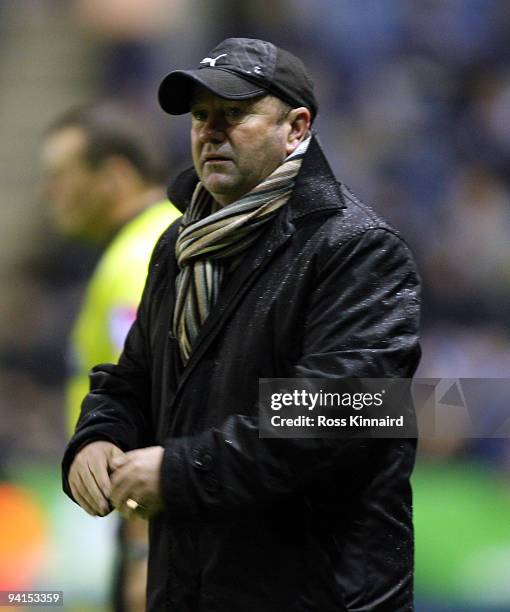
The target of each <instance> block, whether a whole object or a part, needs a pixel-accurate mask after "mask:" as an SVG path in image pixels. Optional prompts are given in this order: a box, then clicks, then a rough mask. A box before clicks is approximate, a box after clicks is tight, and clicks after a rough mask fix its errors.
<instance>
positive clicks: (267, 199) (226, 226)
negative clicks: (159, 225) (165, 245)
mask: <svg viewBox="0 0 510 612" xmlns="http://www.w3.org/2000/svg"><path fill="white" fill-rule="evenodd" d="M309 142H310V138H307V139H305V140H304V141H303V142H301V143H300V144H299V146H298V147H297V149H296V150H295V151H294V152H293V153H291V155H289V156H288V157H287V158H286V159H285V160H284V161H283V162H282V164H281V165H280V166H278V168H276V170H274V172H273V173H272V174H270V175H269V176H268V177H267V178H266V179H265V180H264V181H262V182H261V183H259V184H258V185H257V186H256V187H254V188H253V189H252V191H250V192H249V193H247V194H246V195H245V196H243V197H242V198H240V199H239V200H237V201H236V202H233V203H232V204H229V205H228V206H225V207H220V206H219V205H218V204H217V203H216V202H215V201H214V199H213V197H212V196H211V195H210V194H209V193H208V192H207V191H206V190H205V188H204V187H203V185H202V183H198V184H197V186H196V188H195V191H194V193H193V197H192V199H191V203H190V205H189V207H188V209H187V210H186V213H185V214H184V216H183V218H182V221H181V227H180V234H179V237H178V239H177V243H176V245H175V255H176V258H177V263H178V265H179V268H180V271H179V274H178V275H177V278H176V281H175V282H176V302H175V309H174V315H173V332H174V335H175V337H176V338H177V339H178V342H179V347H180V351H181V357H182V359H183V362H184V363H186V362H187V361H188V359H189V356H190V354H191V350H192V348H193V344H194V342H195V339H196V337H197V336H198V334H199V332H200V329H201V327H202V325H203V324H204V322H205V320H206V319H207V317H208V316H209V313H210V312H211V309H212V308H213V306H214V305H215V304H216V302H217V300H218V295H219V292H220V288H221V283H222V280H223V276H224V274H225V270H226V268H227V266H230V269H231V268H232V264H234V265H236V263H238V261H239V260H240V258H241V254H242V252H243V251H245V250H246V249H247V248H248V247H249V246H250V245H251V244H252V243H253V242H255V240H256V239H257V238H258V237H259V236H260V234H261V233H262V232H263V231H264V226H265V224H266V223H267V222H268V221H270V220H271V219H272V218H273V217H274V215H275V213H276V212H277V211H278V210H279V209H280V208H281V207H282V206H283V205H284V204H285V203H286V202H287V200H288V199H289V197H290V195H291V193H292V190H293V188H294V182H295V178H296V176H297V174H298V172H299V169H300V167H301V163H302V161H303V156H304V154H305V152H306V149H307V148H308V144H309ZM236 256H237V257H236ZM229 258H230V260H229Z"/></svg>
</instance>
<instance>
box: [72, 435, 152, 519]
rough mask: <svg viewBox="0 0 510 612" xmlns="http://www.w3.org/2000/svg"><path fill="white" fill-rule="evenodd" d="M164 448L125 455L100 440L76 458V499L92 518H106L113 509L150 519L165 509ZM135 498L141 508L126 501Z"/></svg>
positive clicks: (136, 451)
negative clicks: (163, 494)
mask: <svg viewBox="0 0 510 612" xmlns="http://www.w3.org/2000/svg"><path fill="white" fill-rule="evenodd" d="M163 452H164V449H163V447H162V446H149V447H147V448H139V449H137V450H133V451H129V452H127V453H124V452H123V451H121V450H120V448H118V447H117V446H115V444H112V443H111V442H106V441H97V442H91V443H90V444H87V446H85V447H83V448H82V449H81V450H80V451H79V453H78V454H77V455H76V457H75V459H74V461H73V463H72V465H71V469H70V470H69V477H68V481H69V486H70V488H71V493H72V494H73V497H74V499H75V500H76V501H77V502H78V503H79V504H80V506H81V507H82V508H83V509H84V510H85V511H86V512H88V513H89V514H91V515H92V516H105V515H106V514H108V513H109V512H111V510H112V509H113V508H116V509H117V510H118V511H119V512H120V513H121V514H122V515H124V516H125V517H127V518H129V517H130V516H133V514H135V515H136V516H141V517H142V518H147V519H148V518H150V517H151V516H153V515H154V514H156V513H157V512H159V511H160V510H161V508H162V499H161V492H160V473H161V462H162V460H163ZM129 499H131V500H134V501H135V502H137V504H138V507H136V509H133V508H132V507H130V505H131V506H132V505H134V504H128V505H126V502H127V501H128V500H129Z"/></svg>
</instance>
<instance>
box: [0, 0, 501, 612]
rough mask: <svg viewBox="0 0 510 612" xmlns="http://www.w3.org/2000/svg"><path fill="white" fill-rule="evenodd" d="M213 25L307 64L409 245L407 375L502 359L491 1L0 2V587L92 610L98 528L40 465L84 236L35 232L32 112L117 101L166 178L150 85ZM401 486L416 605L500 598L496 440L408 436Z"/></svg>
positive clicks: (79, 279)
mask: <svg viewBox="0 0 510 612" xmlns="http://www.w3.org/2000/svg"><path fill="white" fill-rule="evenodd" d="M227 36H247V37H252V38H264V39H268V40H271V41H273V42H275V43H276V44H277V45H279V46H282V47H285V48H288V49H289V50H291V51H293V52H294V53H296V54H297V55H299V56H300V57H301V58H302V59H303V60H304V61H305V63H306V64H307V66H308V68H309V70H310V72H311V74H312V75H313V76H314V79H315V83H316V91H317V97H318V99H319V101H320V106H321V108H320V113H319V117H318V120H317V130H318V134H319V137H320V140H321V142H322V145H323V147H324V149H325V151H326V153H327V155H328V157H329V159H330V161H331V164H332V167H333V169H334V171H335V172H336V174H337V176H338V177H339V178H341V180H343V181H344V182H345V183H346V184H347V185H348V186H349V187H350V188H351V189H352V190H353V191H354V192H355V193H356V194H357V195H358V196H360V197H361V198H362V199H364V200H365V201H367V202H368V203H370V204H372V205H373V206H374V208H375V209H376V210H377V211H379V212H380V213H381V214H382V215H383V216H385V217H386V218H388V219H389V220H390V221H391V222H393V223H394V224H395V225H396V226H397V227H398V228H399V230H401V232H402V234H403V235H404V237H405V238H406V239H407V241H408V243H409V244H410V245H411V248H412V249H413V251H414V253H415V255H416V258H417V261H418V264H419V268H420V270H421V274H422V277H423V282H424V296H423V297H424V308H423V348H424V353H423V361H422V365H421V367H420V370H419V375H420V376H422V377H442V378H444V377H447V378H459V377H473V378H497V377H500V378H501V377H502V378H504V377H508V375H509V372H510V325H509V324H510V172H509V170H510V5H509V3H508V0H246V1H243V2H240V1H238V0H21V1H14V0H0V91H1V95H0V122H1V123H0V125H1V138H0V157H1V159H2V164H1V166H0V177H1V178H0V180H1V188H0V206H1V220H2V222H1V223H0V278H1V281H2V285H1V291H0V304H1V307H0V359H1V370H0V389H1V393H0V589H2V588H12V587H13V586H18V587H19V588H29V587H37V588H45V589H53V588H54V589H59V590H62V589H64V591H65V593H66V602H67V604H66V608H68V609H77V610H78V609H80V610H103V609H104V610H106V609H107V608H106V607H105V606H106V604H105V602H106V601H107V591H108V580H109V576H108V572H109V564H110V556H111V550H110V548H111V547H110V544H111V531H112V529H111V525H110V524H109V521H108V520H105V521H103V520H99V519H98V520H93V519H90V518H89V517H86V516H82V514H83V513H80V512H79V511H78V512H77V511H76V509H75V508H74V507H73V504H72V503H71V502H69V501H68V500H67V499H66V498H64V496H63V494H61V493H60V489H59V486H60V484H59V473H58V470H59V467H58V462H59V459H60V456H61V453H62V450H63V448H64V445H65V440H66V432H65V411H64V407H63V385H64V381H65V377H66V351H67V338H68V333H69V330H70V327H71V325H72V322H73V318H74V316H75V315H76V312H77V309H78V306H79V304H80V299H81V297H82V293H83V289H84V286H85V283H86V281H87V279H88V278H89V277H90V274H91V272H92V270H93V266H94V264H95V262H96V261H97V257H98V252H97V251H96V250H94V249H92V248H91V247H90V246H88V245H85V244H83V245H82V244H77V243H76V242H71V241H70V240H66V239H65V238H62V237H60V236H59V235H57V233H56V231H55V230H54V229H53V228H52V225H51V222H50V219H49V214H48V209H47V205H46V203H45V202H44V200H43V199H42V198H41V196H40V192H39V183H38V181H39V155H40V143H41V139H42V137H43V134H44V130H45V129H46V128H47V126H48V124H49V123H50V122H51V121H52V120H54V119H55V118H56V117H58V115H59V114H60V113H62V112H63V111H65V110H67V109H68V108H69V107H71V106H74V105H76V104H83V103H87V102H90V101H92V100H96V99H99V98H112V99H121V100H123V101H124V102H125V103H127V104H129V105H130V106H132V108H134V109H139V110H140V111H143V112H146V113H150V114H151V115H153V117H154V119H155V121H157V122H158V124H159V125H160V129H161V132H162V133H163V134H164V135H165V140H166V143H167V147H168V153H169V155H170V158H171V160H172V162H171V164H170V167H169V168H168V181H170V180H171V179H172V177H174V176H175V175H176V174H177V173H178V172H179V171H180V170H182V169H184V168H185V167H186V166H188V165H189V164H190V156H189V146H188V119H187V118H185V117H180V118H179V117H177V118H172V117H169V116H167V115H165V114H164V113H163V112H162V111H161V110H160V109H159V108H158V105H157V101H156V91H157V86H158V84H159V82H160V80H161V78H162V77H163V76H164V75H165V74H167V73H168V72H169V71H170V70H171V69H174V68H181V67H193V66H194V65H195V64H198V62H199V61H200V59H202V57H204V56H205V55H206V54H207V53H208V52H209V51H210V50H211V49H212V48H213V47H214V46H215V45H216V44H217V43H218V42H219V41H220V40H222V39H223V38H225V37H227ZM487 402H488V409H489V408H490V406H489V404H490V402H491V398H488V399H487ZM497 409H498V410H502V411H504V412H505V414H506V411H507V410H508V407H507V405H505V402H503V405H501V402H500V403H499V406H498V408H497ZM414 490H415V520H416V589H417V609H418V610H419V612H447V611H450V612H482V611H483V612H491V611H494V612H495V611H498V612H503V611H507V612H508V610H510V582H509V581H508V576H509V575H510V443H509V441H508V440H506V439H503V438H502V439H499V440H496V439H470V440H466V439H463V438H462V436H460V435H459V437H458V438H456V439H452V438H447V439H442V438H440V437H436V438H434V439H429V440H425V441H424V442H423V444H422V445H421V449H420V455H419V460H418V465H417V469H416V473H415V477H414ZM73 605H74V606H75V608H73Z"/></svg>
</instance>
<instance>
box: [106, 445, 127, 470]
mask: <svg viewBox="0 0 510 612" xmlns="http://www.w3.org/2000/svg"><path fill="white" fill-rule="evenodd" d="M126 462H127V456H126V453H124V452H122V451H121V450H120V448H118V447H117V446H114V447H113V448H112V450H111V452H110V457H109V460H108V464H109V466H110V469H112V470H117V469H119V468H120V467H122V466H123V465H124V464H125V463H126Z"/></svg>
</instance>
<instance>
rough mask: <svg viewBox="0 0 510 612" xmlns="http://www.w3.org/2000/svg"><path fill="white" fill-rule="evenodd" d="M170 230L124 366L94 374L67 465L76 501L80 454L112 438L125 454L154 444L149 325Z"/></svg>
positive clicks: (151, 267)
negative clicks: (74, 469)
mask: <svg viewBox="0 0 510 612" xmlns="http://www.w3.org/2000/svg"><path fill="white" fill-rule="evenodd" d="M166 242H167V232H165V234H163V236H162V237H161V238H160V240H159V241H158V243H157V244H156V247H155V249H154V252H153V255H152V257H151V262H150V265H149V273H148V276H147V281H146V283H145V287H144V290H143V294H142V298H141V301H140V305H139V306H138V310H137V316H136V319H135V321H134V323H133V325H132V326H131V328H130V330H129V333H128V335H127V337H126V340H125V343H124V348H123V351H122V353H121V355H120V357H119V362H118V364H115V365H114V364H99V365H97V366H95V367H94V368H93V369H92V370H91V372H90V375H89V378H90V390H89V393H88V394H87V395H86V396H85V399H84V400H83V403H82V406H81V413H80V417H79V419H78V422H77V424H76V429H75V432H74V435H73V436H72V438H71V439H70V441H69V443H68V445H67V448H66V451H65V454H64V458H63V461H62V479H63V488H64V491H65V492H66V493H67V494H68V495H69V497H71V498H72V495H71V492H70V489H69V485H68V482H67V476H68V473H69V468H70V467H71V464H72V462H73V460H74V457H75V455H76V453H77V452H78V451H79V450H80V449H81V448H82V447H83V446H85V445H86V444H89V443H90V442H94V441H96V440H107V441H109V442H112V443H113V444H116V445H117V446H118V447H119V448H121V449H122V450H124V451H127V450H132V449H135V448H140V447H143V446H147V445H148V444H150V433H149V432H150V431H151V423H150V405H149V404H150V397H151V382H150V350H149V341H148V337H149V336H148V321H149V308H150V302H151V293H152V289H153V286H154V284H155V277H156V275H157V272H158V271H159V267H158V265H157V261H158V260H159V258H160V257H161V252H162V250H163V246H164V245H165V243H166Z"/></svg>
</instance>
